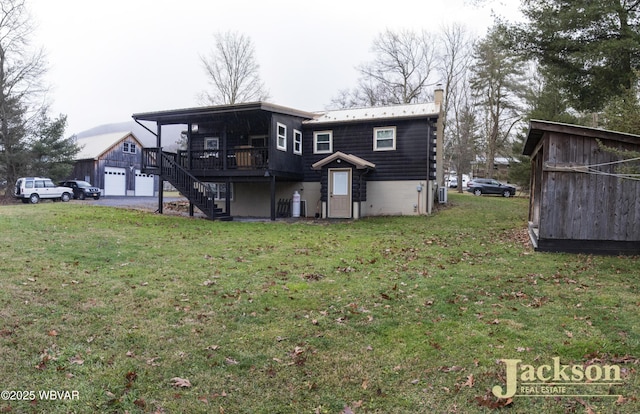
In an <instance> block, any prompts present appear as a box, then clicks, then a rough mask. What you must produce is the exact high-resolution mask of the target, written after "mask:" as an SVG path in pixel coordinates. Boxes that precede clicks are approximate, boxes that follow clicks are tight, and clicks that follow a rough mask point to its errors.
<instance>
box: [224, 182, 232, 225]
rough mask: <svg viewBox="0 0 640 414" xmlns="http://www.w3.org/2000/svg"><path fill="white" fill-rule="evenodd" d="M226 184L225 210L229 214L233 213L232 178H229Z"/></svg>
mask: <svg viewBox="0 0 640 414" xmlns="http://www.w3.org/2000/svg"><path fill="white" fill-rule="evenodd" d="M224 185H225V186H226V187H227V188H226V189H225V190H226V191H225V199H224V212H225V213H226V214H227V215H229V216H230V215H231V179H230V178H227V180H226V181H225V183H224Z"/></svg>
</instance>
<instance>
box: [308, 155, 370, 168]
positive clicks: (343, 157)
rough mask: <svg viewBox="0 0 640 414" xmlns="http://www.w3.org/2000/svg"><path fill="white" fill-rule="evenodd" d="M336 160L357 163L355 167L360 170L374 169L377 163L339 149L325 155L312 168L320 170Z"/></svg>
mask: <svg viewBox="0 0 640 414" xmlns="http://www.w3.org/2000/svg"><path fill="white" fill-rule="evenodd" d="M335 160H341V161H345V162H348V163H349V164H353V165H355V167H356V168H357V169H358V170H365V169H374V168H376V165H375V164H374V163H372V162H369V161H367V160H365V159H362V158H360V157H356V156H355V155H352V154H345V153H343V152H340V151H337V152H334V153H333V154H331V155H329V156H328V157H325V158H323V159H321V160H320V161H318V162H316V163H314V164H313V165H312V166H311V168H312V169H314V170H320V169H322V167H324V166H325V165H327V164H329V163H331V162H333V161H335Z"/></svg>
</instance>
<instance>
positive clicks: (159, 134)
mask: <svg viewBox="0 0 640 414" xmlns="http://www.w3.org/2000/svg"><path fill="white" fill-rule="evenodd" d="M156 125H157V126H156V129H157V133H156V141H157V142H156V147H157V148H158V155H157V160H158V164H159V167H160V180H159V183H158V213H159V214H162V205H163V204H164V199H163V197H164V175H163V166H162V125H161V124H160V123H159V122H158V123H157V124H156Z"/></svg>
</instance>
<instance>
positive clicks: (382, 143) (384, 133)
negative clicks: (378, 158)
mask: <svg viewBox="0 0 640 414" xmlns="http://www.w3.org/2000/svg"><path fill="white" fill-rule="evenodd" d="M395 149H396V127H386V128H374V129H373V150H374V151H392V150H395Z"/></svg>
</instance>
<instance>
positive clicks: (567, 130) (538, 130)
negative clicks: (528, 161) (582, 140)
mask: <svg viewBox="0 0 640 414" xmlns="http://www.w3.org/2000/svg"><path fill="white" fill-rule="evenodd" d="M545 132H557V133H562V134H567V135H579V136H586V137H592V138H600V139H607V140H612V141H621V142H628V143H631V144H637V145H640V135H634V134H627V133H625V132H617V131H609V130H606V129H602V128H592V127H586V126H581V125H572V124H563V123H560V122H551V121H541V120H538V119H532V120H531V121H529V133H528V134H527V140H526V141H525V144H524V148H523V150H522V153H523V154H524V155H532V154H533V152H534V151H535V149H536V147H537V146H538V143H539V142H540V140H541V139H542V136H543V135H544V133H545Z"/></svg>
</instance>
